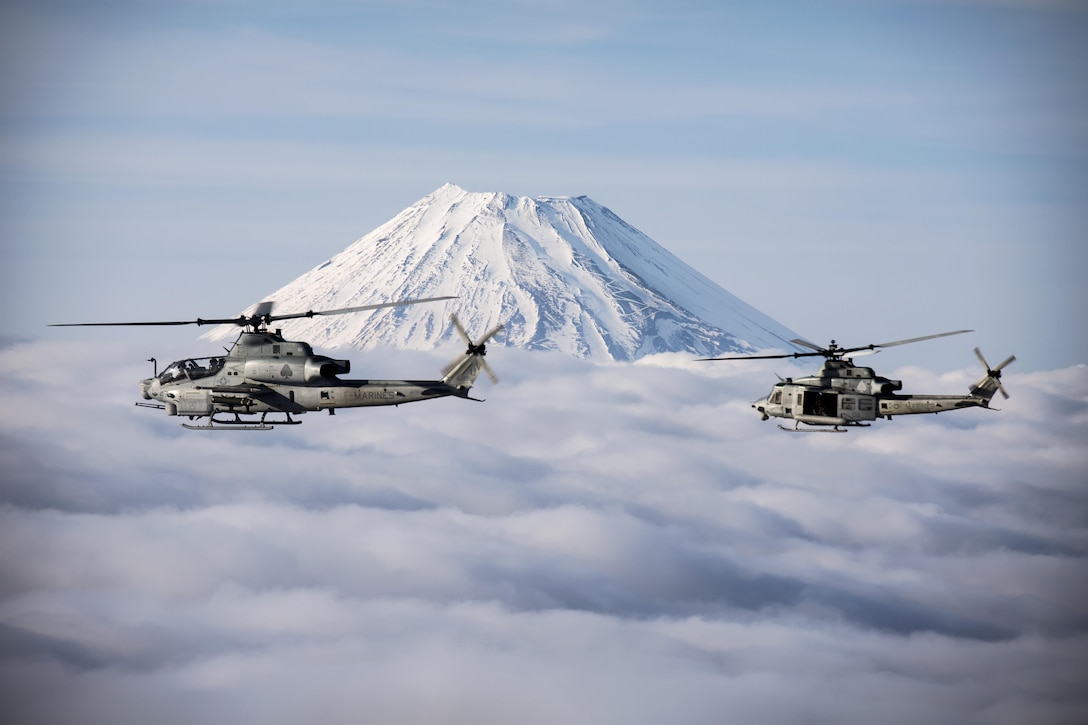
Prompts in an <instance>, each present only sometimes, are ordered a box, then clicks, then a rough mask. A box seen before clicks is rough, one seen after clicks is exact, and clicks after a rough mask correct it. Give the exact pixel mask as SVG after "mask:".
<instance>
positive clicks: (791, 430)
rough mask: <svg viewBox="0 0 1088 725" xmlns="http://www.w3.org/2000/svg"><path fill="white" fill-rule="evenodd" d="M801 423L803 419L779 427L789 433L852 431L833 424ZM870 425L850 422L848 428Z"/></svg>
mask: <svg viewBox="0 0 1088 725" xmlns="http://www.w3.org/2000/svg"><path fill="white" fill-rule="evenodd" d="M800 425H801V421H797V422H796V423H794V424H793V427H792V428H787V427H786V426H784V425H782V424H781V423H779V424H778V427H779V428H781V429H782V430H784V431H786V432H787V433H849V432H850V431H848V430H846V429H844V428H840V427H839V426H837V425H836V426H833V427H832V428H801V427H800ZM868 427H869V424H868V423H850V424H849V425H847V428H868Z"/></svg>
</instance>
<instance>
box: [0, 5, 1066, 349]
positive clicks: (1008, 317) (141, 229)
mask: <svg viewBox="0 0 1088 725" xmlns="http://www.w3.org/2000/svg"><path fill="white" fill-rule="evenodd" d="M0 12H2V13H3V23H2V25H3V30H2V31H0V32H2V33H3V34H4V38H3V40H4V42H3V50H2V51H0V52H2V53H3V56H2V59H3V65H2V74H3V75H2V83H0V89H2V90H0V93H2V94H3V95H2V98H0V100H2V108H3V110H2V111H0V114H2V115H0V123H2V127H0V128H2V130H3V141H2V143H3V146H2V155H0V189H2V192H3V197H2V204H3V208H2V211H3V219H2V220H0V235H2V239H3V256H4V259H3V261H4V265H3V268H4V280H3V281H4V285H3V286H4V290H5V292H4V295H5V306H6V307H8V308H9V309H16V310H19V314H18V315H14V316H9V318H8V320H7V321H6V322H5V329H6V331H7V332H8V333H9V334H12V335H16V336H23V337H25V336H28V335H33V336H37V335H40V334H43V333H42V331H41V329H42V326H43V325H44V324H46V323H48V322H55V321H66V320H72V319H74V317H73V315H75V318H78V319H79V320H83V319H85V318H88V317H89V318H93V319H96V320H97V319H104V320H111V319H129V318H131V317H132V315H133V313H134V312H138V313H139V315H138V316H139V317H140V319H145V318H148V317H150V318H159V317H163V318H166V319H173V318H177V317H179V316H180V317H184V318H188V317H192V316H211V315H221V314H233V313H234V312H235V311H237V310H240V309H242V308H243V307H245V306H246V305H248V304H250V303H251V302H253V301H255V300H257V299H259V298H261V297H262V296H263V295H265V294H267V293H268V292H269V291H271V290H274V289H276V288H278V287H279V286H280V285H282V284H283V283H285V282H286V281H289V280H290V279H293V278H294V277H296V276H298V275H299V274H301V273H302V272H304V271H306V270H308V269H309V268H311V267H312V266H314V265H316V264H318V263H320V262H321V261H323V259H325V258H327V257H328V256H331V255H332V254H334V253H335V252H337V251H339V250H340V249H342V248H343V247H345V246H347V245H348V244H349V243H351V242H352V241H354V240H355V239H357V238H358V237H360V236H362V235H363V234H365V233H366V232H368V231H370V230H371V229H373V228H374V227H376V226H377V225H379V224H380V223H382V222H384V221H386V220H387V219H389V218H390V217H392V216H393V215H394V214H396V213H397V212H398V211H400V210H401V209H403V208H404V207H406V206H408V205H409V204H411V203H412V202H414V201H416V200H417V199H419V198H420V197H422V196H424V195H426V194H427V193H429V192H430V191H432V190H434V189H435V188H437V187H438V186H440V185H441V184H443V183H445V182H446V181H452V182H454V183H456V184H458V185H460V186H462V187H463V188H466V189H468V190H470V191H506V192H509V193H512V194H517V195H527V196H539V195H580V194H585V195H588V196H590V197H592V198H594V199H595V200H596V201H598V202H599V203H602V204H604V205H605V206H608V207H609V208H611V209H612V210H613V211H615V212H616V213H617V214H619V215H620V216H621V217H623V218H624V219H625V220H627V221H628V222H630V223H632V224H633V225H635V226H636V227H638V228H640V229H642V230H643V231H645V232H646V233H648V234H649V235H650V236H651V237H653V238H654V239H656V240H657V241H658V242H659V243H661V244H663V245H664V246H666V247H667V248H669V249H670V250H671V251H673V252H674V253H676V254H677V255H678V256H680V257H681V258H682V259H684V260H685V261H688V262H689V263H690V264H692V265H693V266H695V267H697V268H699V269H700V270H701V271H703V272H704V273H706V274H708V276H710V277H711V278H712V279H714V280H715V281H717V282H718V283H719V284H721V285H722V286H724V287H725V288H726V289H729V290H730V291H732V292H734V293H735V294H737V295H739V296H740V297H741V298H742V299H745V300H746V301H748V302H749V303H751V304H753V305H755V306H756V307H757V308H759V309H762V310H764V311H765V312H767V313H768V314H770V315H772V316H773V317H775V318H776V319H779V320H780V321H781V322H782V323H783V324H785V325H787V326H789V327H791V328H793V329H795V330H798V331H799V332H800V333H801V334H803V335H805V336H807V337H809V338H811V339H814V340H818V341H821V342H826V340H827V339H829V338H831V337H835V338H837V339H839V340H840V341H842V340H848V341H849V342H850V343H852V344H864V343H867V342H878V341H884V340H888V339H897V338H901V337H911V336H916V335H920V334H927V333H930V332H937V331H943V330H946V329H960V328H963V327H971V328H974V329H976V330H978V331H979V332H978V333H977V336H976V338H975V339H974V340H973V341H972V342H974V343H975V344H980V345H981V346H982V347H983V349H986V350H992V351H993V352H992V353H991V354H992V355H994V356H998V355H1004V354H1006V352H1016V353H1017V355H1018V356H1019V357H1020V361H1021V364H1022V365H1023V366H1025V367H1027V368H1029V369H1040V368H1048V367H1060V366H1063V365H1068V364H1072V363H1075V362H1084V361H1086V360H1088V343H1086V341H1085V335H1084V334H1083V333H1082V332H1081V330H1083V328H1084V322H1085V320H1084V310H1085V309H1088V299H1086V293H1085V292H1084V285H1083V284H1082V283H1081V280H1080V278H1081V276H1082V270H1083V269H1085V268H1088V263H1086V258H1085V257H1086V253H1085V251H1084V249H1083V243H1082V240H1083V234H1084V229H1085V217H1086V214H1085V209H1086V204H1088V198H1086V195H1088V191H1086V190H1088V183H1086V174H1085V156H1086V145H1085V136H1086V134H1088V131H1085V128H1086V124H1084V123H1083V122H1082V121H1083V119H1084V117H1085V111H1086V109H1088V101H1086V93H1088V91H1086V89H1088V83H1086V78H1085V74H1086V73H1088V71H1086V70H1085V69H1086V68H1088V51H1086V50H1085V48H1086V47H1088V43H1085V42H1084V37H1085V33H1084V30H1085V27H1086V24H1088V13H1086V12H1085V11H1084V10H1083V9H1082V7H1081V6H1079V4H1077V3H1063V2H1053V3H1018V2H982V1H980V2H920V3H899V2H891V1H882V0H868V1H858V2H827V3H808V2H798V3H790V2H776V3H751V4H748V3H728V2H688V3H673V2H669V3H661V2H596V3H573V2H569V3H568V2H558V3H535V2H524V3H520V2H513V3H511V2H503V3H498V2H494V3H490V2H466V3H458V4H450V3H441V2H388V3H386V2H359V3H349V2H343V3H318V4H316V6H315V7H314V8H306V9H301V8H299V7H297V6H295V4H289V3H279V4H277V3H271V4H270V3H250V2H225V3H219V2H216V3H211V2H176V3H166V2H163V3H151V2H104V3H94V4H93V5H91V6H88V5H87V4H85V3H70V2H34V3H30V2H14V3H6V4H5V6H4V8H3V9H2V10H0ZM103 289H105V290H108V292H106V293H105V294H103V292H102V290H103ZM963 352H966V351H960V350H959V349H958V348H956V349H953V348H952V347H949V348H948V350H947V356H946V357H942V355H945V352H943V351H936V350H935V351H933V352H931V353H930V354H931V355H936V356H937V360H938V363H939V364H945V365H955V364H958V363H960V362H963V363H964V364H970V354H969V352H967V354H966V355H964V354H961V353H963Z"/></svg>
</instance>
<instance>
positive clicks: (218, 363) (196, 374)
mask: <svg viewBox="0 0 1088 725" xmlns="http://www.w3.org/2000/svg"><path fill="white" fill-rule="evenodd" d="M224 362H225V361H224V359H223V358H221V357H198V358H189V359H188V360H178V361H177V362H172V363H170V364H169V365H167V366H166V369H165V370H163V371H162V373H160V374H159V382H160V383H173V382H176V381H178V380H184V379H186V378H188V379H189V380H198V379H199V378H206V377H208V376H209V375H215V374H216V373H217V372H219V370H220V369H222V367H223V363H224Z"/></svg>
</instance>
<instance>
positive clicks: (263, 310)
mask: <svg viewBox="0 0 1088 725" xmlns="http://www.w3.org/2000/svg"><path fill="white" fill-rule="evenodd" d="M453 299H457V298H456V297H427V298H424V299H418V300H399V301H397V302H380V303H378V304H373V305H360V306H358V307H342V308H340V309H337V310H307V311H306V312H296V313H292V314H287V315H272V314H269V313H270V312H271V311H272V305H273V303H272V302H261V303H259V304H258V305H257V308H256V310H255V311H254V313H253V314H252V315H238V316H237V317H222V318H216V319H210V320H205V319H203V318H200V317H198V318H196V319H195V320H167V321H162V322H68V323H63V324H53V325H47V327H129V326H140V327H152V326H162V325H238V326H239V327H245V326H246V325H257V324H267V323H269V322H274V321H276V320H293V319H297V318H299V317H317V316H318V315H344V314H347V313H349V312H362V311H364V310H377V309H380V308H383V307H402V306H404V305H417V304H419V303H421V302H437V301H439V300H453Z"/></svg>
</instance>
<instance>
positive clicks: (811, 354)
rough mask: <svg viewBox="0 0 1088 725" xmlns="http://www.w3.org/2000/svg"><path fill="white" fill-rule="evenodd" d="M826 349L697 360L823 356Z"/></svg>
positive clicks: (778, 358) (696, 360)
mask: <svg viewBox="0 0 1088 725" xmlns="http://www.w3.org/2000/svg"><path fill="white" fill-rule="evenodd" d="M824 355H825V352H824V351H820V352H788V353H785V354H784V355H734V356H730V357H700V358H696V359H695V362H713V361H715V360H781V359H783V358H789V357H817V356H820V357H823V356H824Z"/></svg>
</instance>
